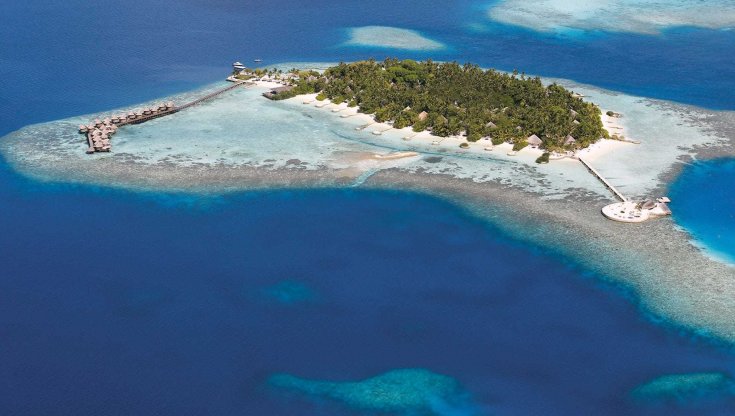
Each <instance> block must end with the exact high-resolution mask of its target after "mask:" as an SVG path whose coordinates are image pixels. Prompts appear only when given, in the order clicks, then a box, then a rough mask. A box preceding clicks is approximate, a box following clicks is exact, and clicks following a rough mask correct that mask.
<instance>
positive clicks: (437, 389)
mask: <svg viewBox="0 0 735 416" xmlns="http://www.w3.org/2000/svg"><path fill="white" fill-rule="evenodd" d="M268 383H269V385H270V386H271V387H273V388H275V389H277V390H280V391H284V392H292V393H299V394H301V395H303V396H305V397H306V398H308V399H312V400H318V399H329V400H332V401H335V402H338V403H340V404H342V405H344V406H347V407H349V408H351V409H355V410H361V411H369V412H380V413H391V414H395V413H398V414H416V415H435V414H463V415H469V414H473V413H474V412H470V411H469V410H468V409H469V406H468V403H467V393H466V392H464V391H463V390H462V388H461V387H460V385H459V383H458V382H457V381H456V380H455V379H453V378H451V377H448V376H444V375H441V374H436V373H433V372H431V371H429V370H425V369H420V368H419V369H402V370H392V371H389V372H387V373H384V374H381V375H378V376H375V377H372V378H368V379H365V380H361V381H350V382H332V381H320V380H307V379H303V378H299V377H295V376H293V375H290V374H276V375H273V376H271V377H270V379H269V380H268Z"/></svg>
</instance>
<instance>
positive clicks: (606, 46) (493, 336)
mask: <svg viewBox="0 0 735 416" xmlns="http://www.w3.org/2000/svg"><path fill="white" fill-rule="evenodd" d="M481 6H482V4H480V3H479V2H476V1H454V2H442V3H441V4H436V5H430V4H427V3H426V2H419V1H414V0H410V1H404V2H395V1H392V2H389V1H384V0H378V1H373V2H369V3H368V2H364V1H343V2H328V1H325V0H314V1H310V2H297V1H292V0H285V1H281V2H278V3H269V2H249V1H234V0H207V1H204V0H185V1H179V2H176V3H172V2H164V1H159V0H153V1H151V0H148V1H142V0H131V1H128V2H112V1H108V0H102V1H98V2H87V1H79V0H69V1H66V2H48V1H41V0H26V1H23V2H8V4H4V7H3V13H1V14H0V110H2V111H0V134H5V133H8V132H10V131H13V130H15V129H17V128H20V127H22V126H24V125H28V124H32V123H37V122H43V121H49V120H53V119H58V118H62V117H67V116H71V115H77V114H83V113H89V112H96V111H101V110H105V109H108V108H115V107H120V106H123V105H128V104H133V103H137V102H141V101H144V100H148V99H152V98H155V97H159V96H162V95H166V94H171V93H175V92H180V91H184V90H188V89H191V88H195V87H198V86H201V85H204V84H208V83H210V82H212V81H215V80H219V79H221V78H222V76H223V74H225V73H226V72H227V71H229V68H230V67H229V65H230V64H231V62H232V61H234V60H242V61H244V62H247V61H250V60H252V59H253V58H256V57H257V58H262V59H263V60H264V64H269V63H278V62H284V61H338V60H345V61H348V60H354V59H360V58H367V57H376V58H382V57H385V56H401V57H403V56H410V57H415V58H424V57H431V58H434V59H442V60H444V59H456V60H460V61H472V62H476V63H479V64H482V65H483V66H493V67H497V68H500V69H506V70H507V69H513V68H519V69H522V70H524V71H526V72H528V73H534V74H539V75H545V76H554V77H564V78H571V79H574V80H577V81H582V82H586V83H591V84H594V85H599V86H602V87H606V88H611V89H615V90H619V91H623V92H626V93H633V94H638V95H643V96H650V97H656V98H664V99H668V100H673V101H679V102H684V103H689V104H695V105H699V106H704V107H708V108H717V109H735V100H734V99H733V98H732V96H731V94H730V93H729V91H733V89H734V88H733V87H735V77H733V75H734V74H735V60H733V59H732V57H731V53H730V52H731V51H732V50H733V46H734V45H735V32H732V31H719V30H704V29H692V28H682V29H673V30H669V31H666V32H665V33H664V34H662V35H656V36H651V35H634V34H611V33H594V34H590V35H588V36H577V37H573V38H570V37H558V36H553V35H543V34H538V33H535V32H532V31H529V30H525V29H518V28H514V27H510V26H505V25H499V24H494V25H493V24H488V29H487V31H486V32H483V33H476V32H472V31H470V30H467V28H466V25H465V23H467V22H469V21H473V20H476V19H477V16H478V14H479V13H481V10H482V8H481ZM365 25H388V26H397V27H403V28H410V29H415V30H418V31H421V32H422V33H423V34H425V35H427V36H430V37H431V38H433V39H437V40H439V41H441V42H444V43H446V44H447V45H449V46H450V49H449V50H447V51H444V52H440V53H436V54H431V55H428V54H416V53H407V52H397V51H390V50H382V49H369V48H343V47H339V46H338V45H339V44H340V43H342V42H344V40H345V39H344V36H345V35H344V33H345V28H347V27H352V26H365ZM713 68H716V69H717V70H713ZM732 166H733V165H732V161H718V162H713V163H708V164H702V165H697V166H695V167H692V168H691V169H689V170H687V171H685V173H684V176H682V178H681V179H679V181H678V182H677V184H676V185H675V187H674V188H673V189H672V195H673V196H674V198H673V199H675V201H676V202H675V203H680V204H681V202H680V201H682V200H684V199H687V198H688V197H689V196H690V195H691V194H692V193H694V192H698V195H699V196H700V197H701V199H699V200H691V203H690V204H689V203H688V204H682V205H677V206H676V208H675V212H676V213H677V214H676V217H675V218H676V220H677V222H680V223H681V224H682V225H684V226H686V227H687V228H689V229H691V230H693V233H694V234H695V235H696V236H697V237H698V238H701V239H702V240H703V241H705V242H707V243H709V242H713V247H715V246H716V249H717V250H720V251H727V250H728V248H729V249H732V247H733V244H732V238H731V235H732V234H733V232H732V230H735V223H734V222H733V215H732V212H733V210H732V207H733V205H735V203H733V201H734V200H733V198H734V197H733V194H732V193H726V192H721V189H727V187H729V189H732V187H733V179H732V178H733V177H735V176H733V174H732V170H733V167H732ZM723 172H724V173H723ZM701 185H706V186H701ZM714 198H721V199H724V201H725V203H724V204H712V203H708V202H711V201H712V200H713V199H714ZM721 199H720V202H722V200H721ZM698 201H701V204H702V205H706V206H707V208H708V209H710V210H709V211H707V215H706V220H702V218H704V216H701V215H700V216H696V215H692V213H694V212H696V211H695V210H696V208H697V207H699V206H702V205H698ZM727 204H729V205H727ZM715 205H717V207H723V206H729V207H731V208H729V211H717V210H716V209H715V208H716V207H715ZM700 212H701V211H700ZM723 227H724V228H723ZM716 229H719V230H721V232H720V233H719V234H717V233H715V232H714V231H713V230H716ZM723 236H724V237H723ZM718 241H719V243H718ZM0 340H1V341H0V414H3V415H147V414H156V415H188V414H192V415H199V414H213V415H274V416H280V415H284V416H285V415H299V416H308V415H320V416H322V415H324V416H331V415H351V414H375V413H370V412H367V413H365V412H363V413H359V412H357V411H356V410H354V409H349V408H345V407H340V406H339V405H337V404H334V403H333V402H331V401H329V400H321V399H315V398H311V399H310V398H308V397H306V398H304V397H296V398H294V397H291V396H288V395H283V394H281V393H280V392H279V391H276V390H274V389H273V388H271V387H269V385H268V383H267V380H268V378H269V377H270V376H271V375H273V374H275V373H289V374H294V375H296V376H299V377H304V378H309V379H316V380H340V381H341V380H351V381H354V380H361V379H365V378H368V377H372V376H376V375H379V374H382V373H385V372H388V371H391V370H395V369H404V368H424V369H428V370H430V371H432V372H435V373H438V374H443V375H447V376H449V377H452V378H454V379H456V380H457V381H458V382H459V383H460V385H461V386H462V389H463V390H465V391H466V392H467V395H468V399H467V403H466V407H463V408H459V409H454V410H452V411H451V412H450V411H439V414H442V415H449V414H452V415H471V414H477V415H484V414H507V415H590V414H594V415H631V414H635V415H638V414H640V415H679V414H681V415H690V414H691V415H732V414H735V399H733V398H728V397H709V398H706V399H702V400H687V401H680V402H640V401H635V400H632V399H631V398H630V395H629V392H630V390H631V389H632V388H634V387H635V386H636V385H638V384H639V383H642V382H644V381H647V380H649V379H651V378H653V377H656V376H658V375H662V374H667V373H682V372H702V371H724V372H729V373H733V372H735V356H734V355H733V352H732V351H730V350H729V349H726V348H724V347H722V346H716V345H714V344H710V343H709V342H707V341H705V340H699V339H692V338H691V337H690V336H689V335H688V334H681V333H678V332H676V331H674V330H672V329H670V328H668V327H667V326H659V325H656V324H654V323H652V322H651V321H650V320H649V319H648V317H646V316H645V315H644V314H643V313H641V311H640V310H639V309H638V307H637V305H636V301H635V297H634V296H632V295H630V294H629V293H627V292H626V291H625V290H624V289H622V288H617V287H611V286H609V285H603V284H602V283H600V282H599V281H598V280H596V279H595V276H594V275H592V274H590V273H589V272H587V271H585V270H584V269H582V268H581V267H579V266H577V265H576V264H575V263H574V260H573V259H562V258H559V257H558V256H556V255H552V254H550V253H546V252H544V251H543V250H541V249H539V248H538V247H532V246H527V245H524V244H521V243H519V242H518V241H517V240H516V239H514V237H513V236H509V235H504V234H502V233H501V232H500V231H498V230H496V229H494V228H493V227H491V226H490V225H488V224H486V223H484V222H481V221H480V220H478V219H476V218H473V217H471V216H469V215H468V214H466V213H465V212H464V211H463V210H462V209H461V208H459V207H457V206H455V205H452V204H450V203H449V202H445V201H442V200H438V199H434V198H430V197H427V196H421V195H416V194H411V193H398V192H368V191H355V190H349V191H346V190H322V191H313V190H312V191H309V190H303V191H288V192H286V191H272V192H257V193H240V194H234V195H227V196H222V197H201V196H192V195H189V196H185V195H184V196H182V195H168V194H163V193H160V194H159V193H146V194H140V193H132V192H125V191H117V190H109V189H100V188H95V187H89V186H76V185H75V186H71V185H60V184H46V183H39V182H35V181H32V180H29V179H26V178H24V177H21V176H19V175H17V174H16V173H14V172H13V171H12V170H11V168H10V167H9V166H7V164H5V163H4V162H2V161H1V160H0ZM409 414H410V413H409Z"/></svg>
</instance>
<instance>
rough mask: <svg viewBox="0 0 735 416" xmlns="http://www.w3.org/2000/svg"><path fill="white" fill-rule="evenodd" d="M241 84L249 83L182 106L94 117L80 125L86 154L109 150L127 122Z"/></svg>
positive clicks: (172, 110) (160, 114) (174, 109)
mask: <svg viewBox="0 0 735 416" xmlns="http://www.w3.org/2000/svg"><path fill="white" fill-rule="evenodd" d="M243 84H250V83H249V82H247V81H236V82H234V84H232V85H229V86H227V87H225V88H222V89H219V90H217V91H214V92H212V93H209V94H207V95H205V96H203V97H199V98H197V99H195V100H193V101H190V102H188V103H186V104H184V105H182V106H176V105H175V104H174V103H173V102H172V101H169V102H168V103H161V104H160V105H158V106H157V107H149V108H145V109H143V110H142V111H131V112H129V113H128V114H123V115H116V116H112V117H108V118H105V119H104V120H100V119H96V120H94V121H93V122H92V123H90V124H88V125H86V126H85V125H80V126H79V133H81V134H85V135H86V136H87V144H88V145H89V148H87V154H92V153H96V152H109V151H110V150H111V149H112V144H111V142H110V139H111V138H112V135H113V134H115V133H116V132H117V129H118V128H120V127H122V126H126V125H128V124H140V123H145V122H146V121H149V120H153V119H154V118H159V117H164V116H167V115H169V114H174V113H178V112H179V111H182V110H185V109H187V108H189V107H193V106H195V105H197V104H200V103H202V102H204V101H207V100H211V99H212V98H214V97H217V96H218V95H220V94H223V93H225V92H227V91H230V90H232V89H235V88H237V87H239V86H241V85H243Z"/></svg>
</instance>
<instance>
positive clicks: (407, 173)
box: [0, 84, 735, 342]
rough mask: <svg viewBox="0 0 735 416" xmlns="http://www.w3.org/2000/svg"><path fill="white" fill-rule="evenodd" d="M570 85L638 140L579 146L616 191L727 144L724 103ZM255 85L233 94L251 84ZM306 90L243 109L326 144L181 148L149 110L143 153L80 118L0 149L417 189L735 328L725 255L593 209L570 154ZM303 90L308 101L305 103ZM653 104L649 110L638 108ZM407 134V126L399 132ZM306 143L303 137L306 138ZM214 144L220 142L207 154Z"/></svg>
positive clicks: (32, 158)
mask: <svg viewBox="0 0 735 416" xmlns="http://www.w3.org/2000/svg"><path fill="white" fill-rule="evenodd" d="M572 85H574V86H575V90H577V89H582V90H584V92H585V95H589V94H597V95H598V96H599V97H602V98H603V100H605V101H608V102H607V103H605V104H610V105H606V106H603V108H611V109H613V111H618V112H622V113H623V118H622V119H615V120H609V121H606V122H609V123H612V122H618V123H620V126H619V127H621V129H620V131H626V133H628V132H629V134H630V135H631V137H632V138H635V139H638V140H640V141H641V144H640V145H636V144H631V143H623V142H619V141H612V140H606V141H603V142H601V143H598V144H596V145H594V146H593V147H592V149H591V150H589V151H586V152H587V153H588V154H587V155H586V156H585V158H586V159H588V160H592V161H593V163H594V164H595V166H596V167H597V168H598V169H600V170H602V171H603V173H604V174H606V175H607V174H608V173H609V174H610V176H611V178H612V180H613V181H614V182H615V183H616V185H617V184H618V183H619V184H621V187H622V188H623V189H624V192H625V191H628V192H630V194H632V195H634V196H643V195H647V194H650V193H652V192H661V193H663V192H665V188H666V186H667V182H668V181H669V180H670V179H671V178H672V177H673V175H675V174H676V172H677V171H678V170H679V169H680V168H681V161H682V160H691V159H694V158H707V157H712V156H721V155H735V152H734V151H733V143H732V141H731V138H732V137H735V134H733V133H735V116H734V115H733V113H731V112H720V113H717V112H712V111H707V110H701V109H696V108H693V107H686V106H680V105H676V104H670V103H663V102H654V101H652V100H647V99H643V98H639V97H628V96H622V95H619V94H614V93H609V92H605V91H602V90H598V89H594V88H592V87H585V86H577V85H576V84H572ZM266 87H268V85H262V86H261V87H259V88H261V89H264V88H266ZM257 92H258V91H252V92H249V93H248V92H239V93H237V94H243V95H245V96H247V97H256V96H259V94H256V93H257ZM247 94H250V95H247ZM238 97H239V96H237V95H233V96H232V97H230V98H223V99H222V100H221V101H220V102H219V103H218V104H213V105H212V107H211V108H207V107H204V108H201V109H192V110H188V111H190V112H191V113H190V114H189V115H186V114H182V115H181V118H180V119H179V120H186V117H191V120H190V121H191V122H198V120H199V119H197V118H196V117H197V115H198V114H199V113H201V114H202V117H210V113H207V112H206V111H210V110H213V109H216V108H217V107H216V106H223V105H233V106H242V105H243V103H242V100H239V101H238ZM228 99H229V100H230V101H227V100H228ZM310 100H311V98H310V97H299V98H296V99H291V100H287V101H289V102H277V103H271V102H266V101H265V100H263V101H257V105H258V106H260V107H258V109H254V110H252V111H253V112H255V113H257V115H253V117H256V116H260V115H261V113H259V111H262V109H272V108H274V109H278V110H279V111H281V110H282V111H283V112H282V113H277V114H274V115H273V117H274V118H273V119H274V120H275V119H278V117H282V114H302V115H303V117H304V118H303V119H302V118H299V117H297V116H294V117H296V121H295V123H296V124H294V126H292V127H293V128H294V130H293V131H299V130H298V129H299V128H303V123H306V122H307V121H308V122H309V123H311V124H309V126H310V127H309V128H311V129H317V130H316V133H314V138H313V140H314V143H319V140H323V139H322V138H323V137H324V135H325V134H327V133H329V134H331V136H330V138H329V140H330V141H329V143H328V144H327V145H325V146H322V147H320V148H317V149H316V150H315V151H313V152H311V153H310V154H308V155H307V154H304V155H298V154H294V153H297V152H296V151H294V152H289V151H283V150H279V151H278V152H280V153H278V152H275V151H273V150H271V149H269V148H265V149H260V148H256V147H254V146H256V144H254V142H253V138H252V137H256V136H246V137H243V138H242V139H236V137H240V136H233V138H232V139H228V140H224V141H222V143H221V144H220V143H218V144H216V145H209V146H211V147H205V148H204V149H201V148H196V149H199V150H196V149H195V148H193V147H192V148H189V151H196V152H199V154H198V156H197V157H192V156H191V155H188V156H187V157H182V156H181V155H179V154H178V153H176V152H177V151H178V150H177V149H173V150H167V149H172V148H173V147H175V146H177V145H178V143H180V142H181V140H182V139H181V134H180V133H181V131H179V130H173V131H169V129H171V128H173V127H171V125H173V124H175V123H169V122H166V121H163V120H162V121H160V122H158V124H153V122H151V125H150V126H146V127H145V129H146V131H159V132H161V134H164V133H165V134H168V135H170V137H171V138H170V139H166V140H167V141H165V142H163V143H153V144H156V146H153V144H150V146H152V147H151V148H150V149H148V151H147V153H145V154H134V153H130V152H126V151H125V150H126V149H134V148H136V146H140V144H139V143H141V142H139V141H136V140H138V139H136V138H134V137H132V136H129V137H127V138H126V136H125V134H124V133H121V134H120V135H119V137H120V139H119V140H120V142H121V143H120V145H119V147H118V149H120V150H119V151H118V152H117V153H112V154H109V155H102V156H99V157H88V156H87V155H84V154H83V146H84V145H83V143H81V142H80V140H79V135H78V134H76V132H74V131H67V130H69V129H71V130H73V129H74V128H75V126H76V125H78V124H79V123H78V121H79V118H73V119H69V120H62V121H59V122H53V123H44V124H40V125H35V126H29V127H27V128H25V129H22V130H21V131H19V132H16V133H13V134H11V135H9V136H6V137H5V138H4V139H2V140H0V151H2V153H3V155H4V157H5V159H6V160H7V162H8V163H9V164H10V165H11V166H13V167H14V168H15V169H16V170H18V171H19V172H21V173H23V174H25V175H27V176H30V177H33V178H35V179H38V180H42V181H53V182H59V181H61V182H76V183H84V184H90V183H91V184H95V185H100V186H113V187H119V188H126V189H135V190H150V191H161V190H166V191H171V192H189V193H202V194H221V193H223V192H234V191H242V190H253V189H280V188H343V187H355V186H357V187H363V188H370V189H389V190H402V191H415V192H423V193H428V194H430V195H434V196H438V197H441V198H447V199H450V200H452V201H455V202H458V203H460V204H461V205H462V206H464V207H466V208H467V209H468V210H470V211H471V212H472V213H474V214H475V215H478V216H480V217H481V218H484V219H486V220H487V221H489V222H491V223H493V224H495V225H496V226H498V227H499V228H500V229H502V230H504V231H506V232H508V233H510V234H511V235H513V236H516V237H517V238H520V239H522V240H524V241H527V242H530V243H533V244H538V245H541V246H543V247H545V248H547V249H549V250H551V251H553V252H558V253H560V254H563V255H565V256H570V257H571V258H574V259H575V261H577V260H578V261H580V262H581V263H582V264H584V265H585V266H586V267H588V268H589V269H590V270H593V271H595V272H596V273H597V274H599V275H601V276H604V277H607V278H610V279H615V280H616V281H619V282H622V283H623V284H625V285H628V286H630V287H631V288H633V289H634V290H635V291H636V293H638V294H639V295H640V297H641V301H642V304H643V305H644V307H645V308H646V309H647V310H649V311H651V312H652V313H653V314H655V315H656V316H658V317H662V318H664V319H667V320H671V322H673V323H675V324H676V325H681V326H684V327H687V328H689V329H691V330H693V331H695V332H697V333H700V334H703V335H708V336H713V337H717V338H721V339H724V340H727V341H729V342H735V268H733V267H730V266H728V265H725V264H722V263H719V262H717V261H715V260H713V259H711V258H709V257H707V256H706V255H705V254H704V253H703V252H702V250H701V249H699V248H697V247H695V246H694V245H692V244H691V243H690V236H689V235H688V234H687V233H685V232H683V231H682V230H681V229H680V228H679V227H677V226H676V224H675V223H674V222H673V221H672V220H671V219H668V218H667V219H661V220H656V221H650V222H648V223H645V224H638V225H635V226H631V225H628V224H618V223H614V222H612V221H607V220H605V219H603V218H602V216H601V215H600V212H599V210H600V208H601V207H602V206H603V205H605V204H607V203H609V202H610V201H611V200H612V198H611V197H610V195H609V193H607V191H606V190H605V189H604V188H602V187H601V185H600V184H599V183H598V182H597V181H596V180H595V179H594V178H591V176H590V175H589V174H588V173H587V172H586V170H585V169H584V168H583V167H582V166H581V165H580V164H579V162H576V161H573V160H561V161H554V162H552V163H550V164H549V165H544V167H539V166H538V165H536V164H535V163H534V160H535V158H536V157H538V155H540V154H541V151H540V150H538V149H524V150H523V151H521V152H520V153H519V154H518V155H517V156H508V155H507V151H506V147H508V148H509V146H506V145H500V146H495V148H494V149H493V150H492V151H487V150H484V147H485V146H486V145H485V144H484V143H481V142H478V143H474V144H472V145H470V148H469V149H467V150H462V149H460V148H459V143H461V142H462V141H464V139H460V138H446V139H441V140H440V141H439V143H438V144H433V142H434V141H435V140H436V139H435V138H433V137H432V136H430V135H429V134H428V133H420V134H414V133H413V132H412V131H410V129H405V131H404V130H401V131H396V130H394V129H390V130H389V128H390V126H388V125H380V124H378V123H373V121H372V119H371V118H370V116H368V115H363V114H356V109H354V108H347V107H346V106H345V105H344V104H343V105H341V106H334V105H326V104H325V105H324V106H323V108H316V107H315V104H316V102H315V101H310ZM591 100H592V101H594V102H597V101H596V100H595V98H592V99H591ZM305 101H306V102H309V103H308V104H303V102H305ZM667 106H668V107H667ZM228 108H236V107H228ZM237 108H239V107H237ZM651 108H653V109H654V110H652V111H650V112H646V111H647V109H651ZM662 108H667V111H669V112H671V113H674V114H679V116H677V117H676V118H675V119H676V120H680V121H681V125H680V126H673V125H672V127H670V129H669V130H668V131H667V132H666V133H667V134H658V135H656V134H655V132H656V131H657V129H658V126H657V125H652V121H651V120H654V121H655V120H658V121H657V122H658V123H659V124H666V125H669V124H670V123H673V120H674V119H671V118H665V116H664V115H663V113H661V112H659V109H662ZM243 114H246V113H243ZM343 116H344V117H343ZM85 117H89V116H85ZM176 117H179V115H177V116H176ZM666 117H668V116H666ZM172 118H173V117H172ZM366 124H370V126H368V127H367V128H365V129H364V131H356V130H355V128H356V127H361V126H364V125H366ZM208 128H214V127H208ZM279 128H282V127H279ZM156 129H158V130H156ZM320 129H323V130H320ZM373 132H381V133H380V134H373ZM641 132H642V133H644V134H639V133H641ZM694 133H697V134H698V136H696V137H695V136H693V134H694ZM218 134H219V133H218ZM335 134H336V135H335ZM343 135H344V138H342V137H343ZM625 135H626V137H627V136H628V134H625ZM408 136H410V138H409V140H404V138H405V137H408ZM146 140H156V139H155V138H146ZM233 140H234V142H233ZM237 140H244V141H245V142H246V143H248V146H245V147H244V148H243V149H236V150H237V152H234V151H231V149H229V148H228V146H234V145H233V144H232V143H235V142H237ZM667 141H669V142H667ZM266 142H268V141H266ZM271 142H272V141H271ZM271 142H268V143H271ZM228 143H230V144H228ZM258 143H260V142H258ZM310 143H311V142H310ZM310 143H304V144H302V146H306V147H304V148H305V149H306V148H308V149H310V148H311V147H308V146H312V145H311V144H310ZM666 144H668V146H665V145H666ZM126 146H127V147H126ZM664 146H665V147H664ZM214 150H216V151H217V152H219V153H218V155H220V156H217V157H214V156H212V155H211V153H212V152H213V151H214ZM287 150H288V147H287ZM256 151H259V152H260V153H257V152H256ZM113 152H114V150H113ZM275 153H277V154H275ZM222 155H225V156H226V157H225V156H222ZM204 156H207V157H204ZM300 156H303V157H300ZM238 158H239V159H238ZM529 184H532V185H533V186H530V185H529ZM527 185H528V186H527ZM674 202H675V201H674ZM673 208H674V209H675V204H674V206H673Z"/></svg>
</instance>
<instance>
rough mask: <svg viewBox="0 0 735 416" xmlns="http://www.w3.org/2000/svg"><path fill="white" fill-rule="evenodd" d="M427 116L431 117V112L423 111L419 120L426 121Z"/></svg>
mask: <svg viewBox="0 0 735 416" xmlns="http://www.w3.org/2000/svg"><path fill="white" fill-rule="evenodd" d="M427 117H429V113H427V112H426V111H422V112H420V113H419V120H421V121H424V120H426V118H427Z"/></svg>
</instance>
